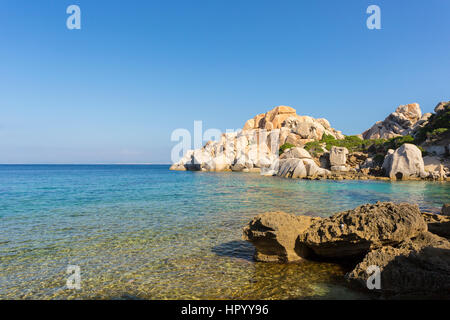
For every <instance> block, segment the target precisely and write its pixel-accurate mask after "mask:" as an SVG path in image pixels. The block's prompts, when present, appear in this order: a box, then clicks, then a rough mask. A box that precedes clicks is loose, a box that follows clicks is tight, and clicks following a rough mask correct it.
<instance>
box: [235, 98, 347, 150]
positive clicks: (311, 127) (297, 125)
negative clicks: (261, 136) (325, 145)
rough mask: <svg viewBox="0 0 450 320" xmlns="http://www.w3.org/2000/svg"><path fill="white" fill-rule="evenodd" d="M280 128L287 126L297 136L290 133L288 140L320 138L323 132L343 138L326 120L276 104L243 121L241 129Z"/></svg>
mask: <svg viewBox="0 0 450 320" xmlns="http://www.w3.org/2000/svg"><path fill="white" fill-rule="evenodd" d="M280 128H288V129H290V130H291V132H292V133H293V134H295V135H297V136H298V138H296V137H294V136H293V135H291V137H290V138H289V139H290V142H295V141H297V140H301V139H314V140H320V139H321V138H322V135H323V134H324V133H326V134H329V135H332V136H333V137H335V138H336V139H343V138H344V136H343V135H342V133H341V132H340V131H337V130H335V129H333V128H331V126H330V123H329V122H328V120H326V119H323V118H322V119H314V118H312V117H309V116H300V115H297V112H296V110H295V109H294V108H291V107H288V106H278V107H275V108H274V109H272V110H270V111H268V112H266V113H262V114H259V115H257V116H255V117H254V118H252V119H250V120H248V121H247V122H246V123H245V125H244V128H243V130H252V129H265V130H273V129H280ZM283 143H284V142H283ZM305 143H306V142H305Z"/></svg>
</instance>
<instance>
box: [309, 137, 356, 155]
mask: <svg viewBox="0 0 450 320" xmlns="http://www.w3.org/2000/svg"><path fill="white" fill-rule="evenodd" d="M363 142H364V140H362V139H361V138H359V137H358V136H345V138H344V139H342V140H338V139H336V138H334V137H333V136H332V135H328V134H324V135H323V136H322V139H321V140H320V141H312V142H308V143H307V144H306V145H305V149H306V150H308V151H310V152H318V151H321V150H322V149H321V145H322V144H325V148H326V149H327V150H331V147H333V146H335V147H346V148H347V149H348V150H349V151H350V152H354V151H362V149H364V147H363Z"/></svg>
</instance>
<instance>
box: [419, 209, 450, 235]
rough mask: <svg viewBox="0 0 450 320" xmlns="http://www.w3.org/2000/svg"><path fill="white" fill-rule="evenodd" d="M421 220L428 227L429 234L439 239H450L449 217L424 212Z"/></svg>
mask: <svg viewBox="0 0 450 320" xmlns="http://www.w3.org/2000/svg"><path fill="white" fill-rule="evenodd" d="M423 218H424V219H425V222H426V223H427V225H428V231H429V232H431V233H434V234H436V235H438V236H440V237H444V238H447V239H449V238H450V216H445V215H441V214H433V213H426V212H424V213H423Z"/></svg>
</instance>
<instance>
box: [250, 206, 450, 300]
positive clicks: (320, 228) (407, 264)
mask: <svg viewBox="0 0 450 320" xmlns="http://www.w3.org/2000/svg"><path fill="white" fill-rule="evenodd" d="M448 207H449V205H448V204H447V205H444V207H443V209H442V212H441V214H431V213H425V212H421V211H420V210H419V208H418V206H417V205H412V204H408V203H399V204H396V203H392V202H377V203H376V204H365V205H362V206H359V207H357V208H355V209H353V210H347V211H344V212H339V213H336V214H334V215H332V216H331V217H329V218H316V217H310V216H295V215H291V214H287V213H282V212H269V213H264V214H260V215H258V216H256V217H255V218H254V219H253V220H252V221H250V222H249V223H248V224H247V225H246V226H245V227H244V229H243V239H244V240H247V241H249V242H251V243H252V244H253V245H254V246H255V259H256V260H257V261H264V262H278V263H292V262H299V261H302V260H304V259H306V260H316V261H329V260H332V261H334V262H336V263H343V264H346V265H350V266H351V268H350V271H349V272H348V273H347V274H346V275H345V279H346V280H347V282H348V283H349V285H350V286H353V287H355V288H358V289H361V290H366V291H368V292H373V293H376V294H377V295H379V294H381V295H382V296H385V297H392V296H395V297H420V298H423V297H428V298H429V297H437V298H450V241H449V239H450V216H449V215H446V213H448V211H446V210H447V208H448ZM374 267H376V268H378V270H379V272H380V273H379V274H380V282H379V286H378V287H375V288H373V287H369V286H368V284H367V283H368V281H369V282H370V281H371V279H370V277H371V276H372V275H373V272H374V270H375V269H374Z"/></svg>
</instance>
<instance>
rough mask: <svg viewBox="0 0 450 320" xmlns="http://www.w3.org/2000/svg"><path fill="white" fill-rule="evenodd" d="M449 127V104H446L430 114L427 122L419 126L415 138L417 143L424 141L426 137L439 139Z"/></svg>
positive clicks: (446, 132)
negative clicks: (444, 107) (441, 109)
mask: <svg viewBox="0 0 450 320" xmlns="http://www.w3.org/2000/svg"><path fill="white" fill-rule="evenodd" d="M449 129H450V104H447V105H446V109H445V110H443V111H441V112H439V113H435V114H432V115H431V116H430V118H429V119H428V123H427V124H426V125H425V126H423V127H422V128H420V129H419V130H418V131H417V133H416V135H415V140H416V143H417V144H420V143H422V142H424V141H425V140H426V139H427V138H431V139H440V138H441V137H443V136H445V135H446V134H448V132H449Z"/></svg>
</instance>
